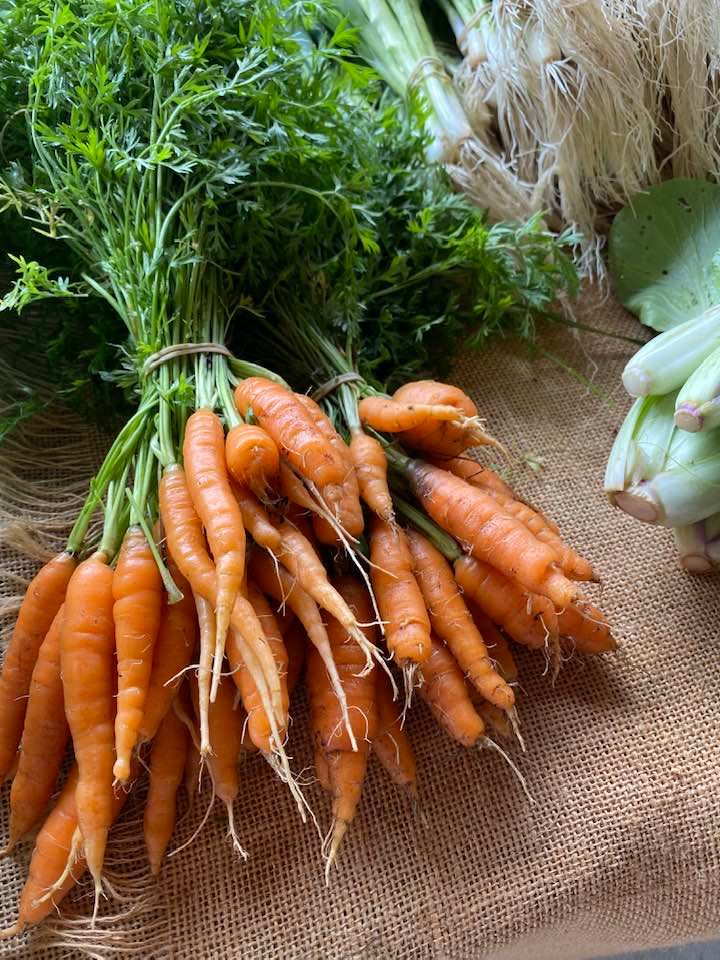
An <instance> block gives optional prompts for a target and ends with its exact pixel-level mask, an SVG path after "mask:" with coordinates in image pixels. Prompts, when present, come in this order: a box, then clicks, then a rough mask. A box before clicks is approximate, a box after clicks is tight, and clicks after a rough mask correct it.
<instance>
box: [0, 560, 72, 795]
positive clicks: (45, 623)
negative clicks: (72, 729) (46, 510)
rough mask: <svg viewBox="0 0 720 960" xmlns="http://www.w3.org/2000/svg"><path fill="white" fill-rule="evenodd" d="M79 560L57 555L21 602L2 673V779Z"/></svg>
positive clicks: (0, 728)
mask: <svg viewBox="0 0 720 960" xmlns="http://www.w3.org/2000/svg"><path fill="white" fill-rule="evenodd" d="M76 563H77V561H76V559H75V557H74V556H72V555H71V554H69V553H61V554H59V555H58V556H57V557H53V559H52V560H50V562H49V563H46V564H45V566H44V567H42V569H41V570H40V571H39V572H38V573H37V574H36V575H35V577H34V578H33V579H32V580H31V582H30V585H29V586H28V588H27V590H26V591H25V596H24V597H23V601H22V604H21V605H20V612H19V613H18V618H17V621H16V622H15V629H14V630H13V634H12V637H11V638H10V643H9V644H8V647H7V650H6V651H5V659H4V661H3V667H2V673H1V674H0V781H1V780H4V779H5V777H7V775H8V773H9V772H10V769H11V768H12V766H13V764H14V763H15V754H16V752H17V748H18V744H19V743H20V737H21V736H22V730H23V720H24V719H25V710H26V708H27V694H28V690H29V689H30V678H31V676H32V672H33V667H34V666H35V661H36V660H37V655H38V650H39V649H40V644H41V643H42V642H43V640H44V639H45V634H46V633H47V632H48V630H49V629H50V625H51V624H52V622H53V620H54V619H55V615H56V614H57V612H58V610H59V609H60V607H61V606H62V602H63V600H64V599H65V591H66V589H67V585H68V581H69V580H70V577H71V576H72V574H73V571H74V570H75V566H76Z"/></svg>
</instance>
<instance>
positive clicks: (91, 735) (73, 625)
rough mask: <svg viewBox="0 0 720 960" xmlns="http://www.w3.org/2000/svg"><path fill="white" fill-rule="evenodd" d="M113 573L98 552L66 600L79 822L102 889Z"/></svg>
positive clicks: (65, 651)
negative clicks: (77, 771)
mask: <svg viewBox="0 0 720 960" xmlns="http://www.w3.org/2000/svg"><path fill="white" fill-rule="evenodd" d="M112 588H113V572H112V570H111V569H110V567H109V566H108V565H107V557H105V555H104V554H102V553H95V554H93V555H92V556H91V557H89V558H88V559H87V560H84V561H83V562H82V563H81V564H80V565H79V566H78V567H77V569H76V570H75V573H74V574H73V575H72V577H71V579H70V582H69V584H68V588H67V593H66V596H65V616H64V619H63V626H62V633H61V638H60V665H61V669H62V679H63V689H64V695H65V714H66V716H67V720H68V724H69V726H70V733H71V735H72V739H73V747H74V749H75V759H76V760H77V764H78V769H79V778H78V785H77V791H76V804H77V812H78V823H79V826H80V831H81V833H82V838H83V844H84V849H85V856H86V859H87V865H88V869H89V870H90V873H91V874H92V876H93V879H94V881H95V885H96V889H99V888H100V877H101V874H102V865H103V859H104V856H105V844H106V842H107V835H108V831H109V830H110V825H111V823H112V821H113V802H114V797H113V763H114V760H115V731H114V721H115V678H116V674H115V625H114V622H113V589H112Z"/></svg>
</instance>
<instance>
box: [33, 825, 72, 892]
mask: <svg viewBox="0 0 720 960" xmlns="http://www.w3.org/2000/svg"><path fill="white" fill-rule="evenodd" d="M81 846H82V834H81V833H80V827H75V832H74V833H73V835H72V841H71V843H70V849H69V850H68V855H67V860H66V861H65V868H64V870H63V872H62V873H61V874H60V876H59V877H58V878H57V879H56V880H55V882H54V883H53V884H51V886H49V887H48V888H47V890H46V891H45V893H43V895H42V896H41V897H38V898H37V899H36V900H33V907H39V906H40V904H41V903H45V902H46V901H48V900H49V899H50V898H51V897H52V896H53V894H55V893H57V891H58V890H60V889H61V888H62V886H63V885H64V883H65V881H66V880H67V878H68V877H69V876H70V874H71V873H72V868H73V867H74V866H75V864H76V863H77V858H78V854H79V853H80V847H81Z"/></svg>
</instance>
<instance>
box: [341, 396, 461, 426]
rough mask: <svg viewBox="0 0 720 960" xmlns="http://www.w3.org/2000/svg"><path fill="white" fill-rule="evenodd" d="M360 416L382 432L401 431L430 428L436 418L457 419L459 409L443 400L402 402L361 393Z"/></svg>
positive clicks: (435, 423) (434, 423)
mask: <svg viewBox="0 0 720 960" xmlns="http://www.w3.org/2000/svg"><path fill="white" fill-rule="evenodd" d="M358 413H359V414H360V420H361V421H362V423H364V424H367V426H369V427H372V428H373V430H379V431H381V432H383V433H405V431H407V430H413V429H416V428H418V427H423V426H425V427H429V428H432V429H434V428H435V427H436V426H437V422H438V421H439V420H445V421H453V420H457V418H458V416H459V413H460V411H459V410H458V409H457V408H456V407H454V406H450V405H447V404H431V403H402V402H400V401H398V400H393V399H390V398H389V397H363V399H362V400H361V401H360V403H359V404H358Z"/></svg>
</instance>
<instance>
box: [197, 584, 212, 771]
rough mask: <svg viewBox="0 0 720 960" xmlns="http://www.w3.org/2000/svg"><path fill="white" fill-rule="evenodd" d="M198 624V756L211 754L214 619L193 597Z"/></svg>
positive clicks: (204, 602) (207, 606)
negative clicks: (211, 675) (211, 670)
mask: <svg viewBox="0 0 720 960" xmlns="http://www.w3.org/2000/svg"><path fill="white" fill-rule="evenodd" d="M195 606H196V608H197V614H198V623H199V625H200V663H199V665H198V704H199V712H200V756H201V757H206V756H207V755H208V754H210V753H212V744H211V743H210V717H209V709H210V665H211V661H212V656H213V651H214V649H215V617H214V615H213V610H212V606H211V604H210V603H208V601H207V600H205V599H204V598H203V597H201V596H199V595H197V594H196V595H195Z"/></svg>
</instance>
